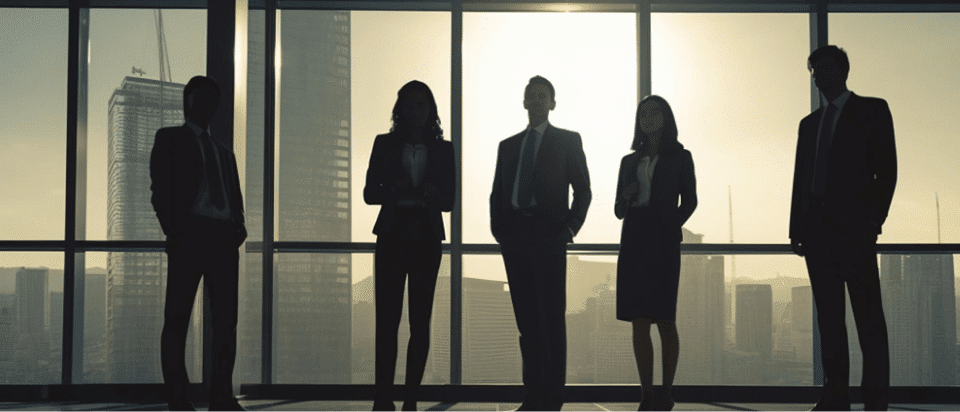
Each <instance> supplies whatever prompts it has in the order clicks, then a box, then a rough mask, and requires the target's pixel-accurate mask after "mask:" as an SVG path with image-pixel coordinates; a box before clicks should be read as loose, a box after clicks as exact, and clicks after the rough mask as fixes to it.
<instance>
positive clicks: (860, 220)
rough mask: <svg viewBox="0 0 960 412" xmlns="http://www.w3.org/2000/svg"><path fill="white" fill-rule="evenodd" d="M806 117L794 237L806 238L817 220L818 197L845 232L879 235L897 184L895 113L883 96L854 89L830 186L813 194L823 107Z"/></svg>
mask: <svg viewBox="0 0 960 412" xmlns="http://www.w3.org/2000/svg"><path fill="white" fill-rule="evenodd" d="M822 110H824V108H822V107H821V108H820V109H817V110H816V111H814V112H813V113H811V114H810V115H808V116H807V117H805V118H803V120H801V121H800V132H799V138H798V139H797V159H796V165H795V167H794V174H793V200H792V203H791V206H790V239H791V240H793V241H799V242H802V241H803V240H804V237H805V234H806V230H807V228H808V227H809V226H810V224H811V223H812V222H813V221H812V220H811V219H810V210H811V206H813V203H814V202H817V203H820V204H822V211H821V213H825V214H826V216H824V217H827V218H830V220H831V222H835V223H836V224H837V225H838V228H839V229H841V230H844V231H850V232H854V233H864V234H879V233H880V227H881V226H882V225H883V222H884V221H885V220H886V219H887V213H888V211H889V210H890V203H891V201H892V200H893V191H894V188H895V187H896V184H897V151H896V145H895V144H894V138H893V118H892V117H891V115H890V108H889V107H888V106H887V102H886V101H884V100H883V99H878V98H872V97H861V96H858V95H856V94H853V93H851V94H850V99H849V100H847V103H846V104H845V105H844V106H843V110H842V111H841V112H840V117H839V118H838V119H837V125H836V129H835V131H834V133H833V143H832V144H831V147H830V157H829V161H828V163H827V182H826V188H825V189H826V190H825V193H824V195H823V198H821V199H813V193H812V192H813V189H812V187H813V174H814V162H815V159H816V150H817V133H818V130H819V128H820V117H821V111H822Z"/></svg>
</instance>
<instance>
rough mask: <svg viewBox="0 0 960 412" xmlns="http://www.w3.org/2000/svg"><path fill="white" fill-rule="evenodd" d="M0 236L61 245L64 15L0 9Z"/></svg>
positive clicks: (65, 75) (64, 171)
mask: <svg viewBox="0 0 960 412" xmlns="http://www.w3.org/2000/svg"><path fill="white" fill-rule="evenodd" d="M0 50H2V54H3V59H2V61H0V89H2V90H3V96H2V97H0V146H2V147H3V150H0V174H2V175H3V178H2V180H0V181H2V183H0V198H2V199H0V210H2V212H0V216H2V217H0V238H2V239H8V240H14V239H15V240H51V239H63V222H64V203H63V202H64V199H65V197H66V196H65V186H64V176H65V173H66V169H65V166H64V164H65V159H66V135H67V129H66V123H67V122H66V119H67V104H66V102H67V59H66V55H67V10H66V9H59V10H47V9H13V8H3V9H0Z"/></svg>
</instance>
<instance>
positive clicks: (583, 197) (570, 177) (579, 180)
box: [490, 125, 593, 242]
mask: <svg viewBox="0 0 960 412" xmlns="http://www.w3.org/2000/svg"><path fill="white" fill-rule="evenodd" d="M526 132H527V131H526V130H524V131H522V132H520V133H517V134H515V135H513V136H511V137H509V138H507V139H506V140H503V141H501V142H500V147H499V148H498V149H497V167H496V171H495V173H494V177H493V191H492V192H491V193H490V230H491V231H492V232H493V236H494V237H495V238H496V239H497V241H498V242H500V241H501V239H500V235H501V234H502V233H503V229H504V228H503V224H504V221H505V220H506V218H507V216H508V214H509V213H508V212H510V210H512V209H513V203H512V202H513V200H512V199H513V188H514V180H515V179H516V175H517V165H518V164H519V162H520V144H521V142H522V141H523V136H524V134H526ZM532 186H533V197H534V199H536V202H537V205H536V210H537V211H538V212H540V213H543V214H545V215H547V216H550V217H551V218H553V219H556V220H557V221H558V222H560V223H562V224H563V225H565V226H566V227H568V228H570V230H569V231H566V230H565V231H564V234H565V235H566V236H565V239H564V240H565V241H567V242H571V241H573V236H574V235H576V234H577V232H579V231H580V227H581V226H583V221H584V219H586V217H587V208H589V207H590V199H591V197H592V196H593V194H592V192H591V191H590V174H589V172H588V171H587V159H586V156H585V155H584V153H583V142H582V140H581V139H580V134H579V133H577V132H572V131H569V130H564V129H560V128H557V127H553V125H548V126H547V128H546V129H545V130H544V131H543V136H542V137H541V140H540V148H539V150H538V151H537V158H536V162H535V163H534V172H533V184H532ZM570 186H573V204H572V205H571V204H570V200H569V199H570ZM571 232H572V233H571Z"/></svg>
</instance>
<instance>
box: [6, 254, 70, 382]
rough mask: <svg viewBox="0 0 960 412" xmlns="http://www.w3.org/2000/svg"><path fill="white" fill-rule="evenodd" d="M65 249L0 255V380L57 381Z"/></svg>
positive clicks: (61, 329) (61, 346)
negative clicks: (51, 251)
mask: <svg viewBox="0 0 960 412" xmlns="http://www.w3.org/2000/svg"><path fill="white" fill-rule="evenodd" d="M62 348H63V254H62V253H48V252H35V253H9V252H5V253H2V254H0V365H2V367H0V384H5V385H21V384H33V385H38V384H40V385H47V384H59V383H60V377H61V367H60V365H61V364H62V360H63V357H62Z"/></svg>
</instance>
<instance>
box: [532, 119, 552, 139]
mask: <svg viewBox="0 0 960 412" xmlns="http://www.w3.org/2000/svg"><path fill="white" fill-rule="evenodd" d="M549 125H550V121H549V120H546V121H544V122H543V123H540V124H539V125H537V127H533V128H531V127H529V126H528V127H527V131H530V130H531V129H532V130H536V131H537V133H539V134H540V136H543V132H544V131H545V130H547V126H549Z"/></svg>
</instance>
